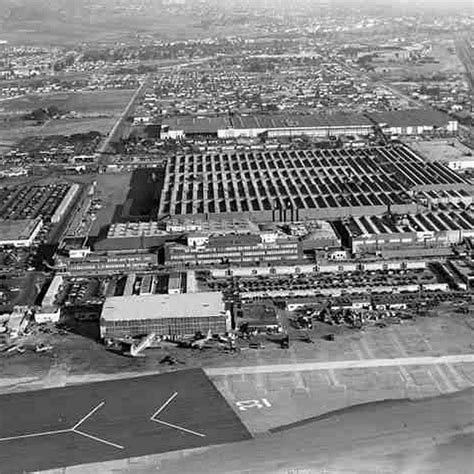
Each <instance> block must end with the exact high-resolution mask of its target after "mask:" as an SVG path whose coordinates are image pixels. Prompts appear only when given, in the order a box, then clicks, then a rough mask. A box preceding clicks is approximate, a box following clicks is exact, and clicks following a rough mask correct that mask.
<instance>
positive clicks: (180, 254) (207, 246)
mask: <svg viewBox="0 0 474 474" xmlns="http://www.w3.org/2000/svg"><path fill="white" fill-rule="evenodd" d="M301 257H302V252H301V244H300V242H299V240H298V239H297V238H294V237H288V236H285V237H284V236H282V235H279V234H278V233H275V232H262V233H260V234H247V235H245V234H244V235H207V234H191V235H190V236H189V237H188V242H187V244H186V245H184V244H178V243H172V244H168V245H167V246H166V252H165V261H166V263H168V264H170V265H176V264H182V265H193V266H194V265H196V266H197V265H215V264H234V265H251V264H255V263H275V262H291V261H295V260H296V261H297V260H300V259H301Z"/></svg>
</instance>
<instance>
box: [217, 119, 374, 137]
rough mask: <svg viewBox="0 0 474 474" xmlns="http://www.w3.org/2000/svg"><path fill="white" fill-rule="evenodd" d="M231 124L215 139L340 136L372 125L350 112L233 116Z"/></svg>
mask: <svg viewBox="0 0 474 474" xmlns="http://www.w3.org/2000/svg"><path fill="white" fill-rule="evenodd" d="M231 121H232V127H230V128H228V129H226V130H219V132H218V136H219V138H223V139H229V138H242V137H244V138H256V137H258V136H261V135H265V136H267V137H268V138H279V137H290V138H291V137H298V136H303V135H306V136H311V137H319V138H329V137H339V136H341V135H363V136H366V135H370V134H371V133H373V124H372V123H371V122H370V120H368V119H367V118H366V117H364V116H362V115H354V114H334V115H324V116H323V115H237V116H234V117H232V118H231Z"/></svg>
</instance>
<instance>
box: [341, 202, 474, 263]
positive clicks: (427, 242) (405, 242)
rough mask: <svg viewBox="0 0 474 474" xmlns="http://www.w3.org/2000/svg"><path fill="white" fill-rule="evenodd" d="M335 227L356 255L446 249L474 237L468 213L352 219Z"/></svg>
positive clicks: (430, 213)
mask: <svg viewBox="0 0 474 474" xmlns="http://www.w3.org/2000/svg"><path fill="white" fill-rule="evenodd" d="M335 226H336V227H337V228H338V230H339V232H340V234H341V235H342V237H343V241H345V244H346V245H347V246H348V247H350V248H351V250H352V252H353V253H354V254H359V253H366V252H368V253H372V252H376V251H378V250H382V249H402V250H408V249H410V248H411V247H446V246H450V245H453V244H459V243H461V242H462V241H463V240H464V239H465V238H468V237H472V236H474V219H473V217H472V216H471V215H470V214H469V212H468V211H445V212H442V211H439V212H428V213H426V214H414V215H405V216H402V217H398V216H389V215H386V216H367V217H351V218H349V219H345V220H343V221H341V222H339V223H336V224H335Z"/></svg>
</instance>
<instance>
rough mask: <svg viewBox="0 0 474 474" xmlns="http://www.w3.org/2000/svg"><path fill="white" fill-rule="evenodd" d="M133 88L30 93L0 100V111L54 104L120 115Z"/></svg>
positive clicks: (77, 109)
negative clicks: (46, 93)
mask: <svg viewBox="0 0 474 474" xmlns="http://www.w3.org/2000/svg"><path fill="white" fill-rule="evenodd" d="M133 93H134V91H133V90H121V89H119V90H105V91H91V92H61V93H55V94H48V95H41V96H36V95H30V96H24V97H18V98H14V99H11V100H4V101H2V102H0V111H3V112H4V113H8V112H11V113H13V112H16V111H22V112H28V111H30V110H34V109H37V108H40V107H50V106H56V107H58V108H59V109H61V110H66V111H69V112H70V111H73V110H74V111H76V112H82V113H93V112H95V113H102V114H111V115H114V114H116V115H120V113H121V112H122V111H123V109H124V108H125V106H126V105H127V103H128V102H129V100H130V99H131V97H132V95H133Z"/></svg>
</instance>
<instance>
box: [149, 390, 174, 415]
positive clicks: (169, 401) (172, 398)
mask: <svg viewBox="0 0 474 474" xmlns="http://www.w3.org/2000/svg"><path fill="white" fill-rule="evenodd" d="M177 396H178V392H174V393H173V395H171V397H170V398H168V400H166V402H165V403H163V405H161V407H160V408H158V410H157V411H156V413H155V414H154V415H152V416H151V417H150V420H154V419H155V418H156V417H157V416H158V415H159V414H160V413H161V412H162V411H163V410H164V409H165V408H166V407H167V406H168V405H169V404H170V403H171V402H172V401H173V400H174V399H175V398H176V397H177Z"/></svg>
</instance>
